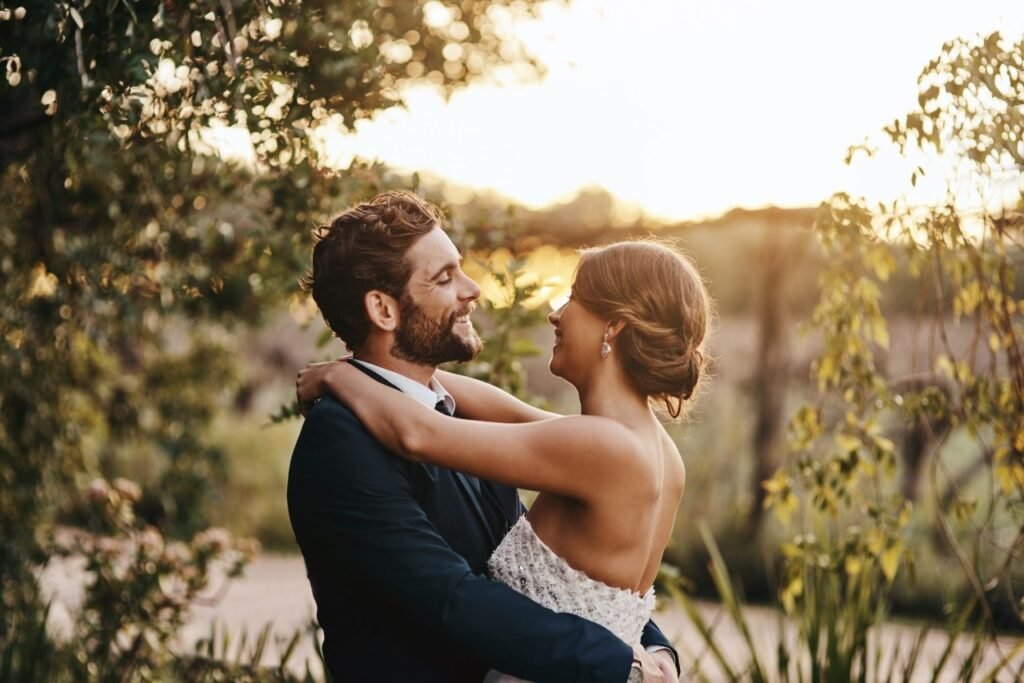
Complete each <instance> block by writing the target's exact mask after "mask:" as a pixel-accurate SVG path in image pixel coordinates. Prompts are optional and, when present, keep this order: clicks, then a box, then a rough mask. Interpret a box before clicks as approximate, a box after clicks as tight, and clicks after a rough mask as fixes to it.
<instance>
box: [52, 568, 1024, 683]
mask: <svg viewBox="0 0 1024 683" xmlns="http://www.w3.org/2000/svg"><path fill="white" fill-rule="evenodd" d="M81 577H82V573H81V565H77V566H76V564H75V563H63V564H58V565H53V566H51V567H50V568H49V569H48V570H47V571H46V572H45V573H44V575H43V584H44V586H45V587H46V588H47V589H48V590H51V591H53V594H54V595H55V597H56V601H55V602H56V606H55V609H54V612H53V622H54V623H53V624H52V627H53V629H54V630H56V631H58V632H60V631H62V630H63V631H66V629H67V625H68V618H69V616H68V615H69V614H70V611H71V610H74V609H75V606H76V605H77V603H78V602H79V600H80V595H81ZM218 598H219V599H218V600H217V601H215V602H211V603H210V604H199V605H197V606H195V607H194V608H193V613H192V616H191V619H190V620H189V622H188V624H187V626H186V627H185V629H184V631H183V632H182V636H181V642H180V643H179V644H178V647H179V648H180V650H181V651H182V652H191V651H193V650H194V649H195V646H196V642H197V641H199V640H201V639H203V638H208V637H209V636H210V634H211V629H216V631H217V633H218V634H220V635H218V642H220V641H219V639H220V638H221V637H222V636H223V634H224V633H228V634H230V635H231V643H230V645H229V646H228V648H227V654H228V658H229V659H233V658H234V656H235V654H237V651H238V645H239V643H240V641H241V636H242V633H243V632H245V633H247V636H248V642H249V645H250V647H251V644H252V642H253V640H254V638H255V637H256V635H257V634H258V632H259V631H260V630H261V629H262V628H263V627H264V626H266V625H267V624H273V626H272V634H273V635H272V637H271V639H270V642H269V643H268V647H267V649H266V651H265V653H264V660H263V661H264V663H266V664H276V663H277V662H278V661H279V658H280V653H281V651H282V649H283V647H284V646H285V645H286V644H287V642H288V641H289V640H290V639H291V637H292V635H294V633H295V632H296V631H297V630H300V629H306V628H307V627H308V626H309V624H310V623H311V621H312V619H313V616H314V609H313V597H312V595H311V593H310V590H309V584H308V583H307V581H306V575H305V567H304V566H303V564H302V559H301V558H299V557H297V556H281V555H263V556H261V557H259V558H258V559H257V560H256V561H255V562H254V563H253V564H252V565H250V566H249V567H248V568H247V570H246V573H245V576H244V577H242V578H240V579H236V580H235V581H233V582H232V583H231V584H230V585H229V586H228V587H227V589H226V590H225V591H224V592H223V594H222V595H220V596H218ZM699 609H700V611H701V613H702V615H703V616H704V618H705V619H706V620H707V621H708V623H710V624H713V628H714V633H715V642H716V644H717V645H718V647H719V648H720V650H721V651H722V652H723V653H725V656H726V657H727V658H728V659H729V660H730V661H731V662H732V664H733V666H734V668H735V669H736V670H740V671H742V670H743V668H744V666H745V664H746V662H747V661H748V659H749V658H748V657H747V656H745V654H744V653H745V652H746V651H747V650H746V646H745V645H744V639H743V637H742V635H741V633H740V631H739V630H738V629H737V628H736V627H735V626H734V624H733V623H732V621H731V620H730V619H729V617H728V615H725V614H723V613H722V609H721V607H720V605H718V604H716V603H700V604H699ZM745 617H746V620H747V623H748V628H749V630H750V633H751V637H752V639H753V640H754V642H755V643H756V646H757V649H758V654H759V656H760V657H761V658H762V663H763V665H764V666H765V668H766V669H767V670H768V672H769V676H771V677H773V678H775V676H772V672H774V671H775V666H776V664H775V661H776V660H775V657H776V652H777V647H778V642H779V638H780V636H781V637H785V638H786V639H787V642H790V643H792V642H794V641H795V637H796V629H795V626H794V625H793V624H791V623H788V622H786V621H785V620H782V619H781V618H780V614H779V613H778V612H776V611H774V610H770V609H766V608H761V607H750V608H747V609H746V610H745ZM655 621H657V622H658V625H659V626H660V627H661V629H662V630H663V631H664V632H665V634H666V635H667V636H668V637H669V638H670V639H671V640H672V641H673V643H675V644H676V646H677V647H678V649H679V652H680V655H681V658H682V660H683V670H684V675H683V680H697V679H698V678H700V677H699V676H698V674H697V670H696V668H695V667H694V662H695V661H699V669H700V673H701V674H702V675H703V677H705V678H706V679H707V680H710V681H725V680H728V678H727V677H726V676H725V674H724V672H723V671H722V669H721V668H720V667H719V665H718V664H717V663H716V662H715V661H714V659H713V657H712V656H711V653H709V652H708V651H707V649H706V648H705V647H703V646H702V645H701V643H702V642H703V641H702V639H701V638H700V637H699V636H698V632H697V630H696V628H695V627H694V626H693V624H692V622H691V621H690V619H689V617H688V616H687V615H686V613H685V612H684V611H683V609H682V608H681V607H679V606H677V605H674V604H673V605H667V606H665V607H664V608H663V609H662V610H660V611H659V612H658V614H657V615H656V616H655ZM920 628H921V625H920V624H917V625H915V624H904V623H894V622H893V623H887V624H885V625H884V626H883V627H882V628H881V629H880V630H878V631H877V632H876V633H875V634H873V636H874V637H873V638H872V652H873V653H874V652H877V648H878V647H879V645H881V651H882V653H881V656H882V666H881V669H880V670H881V671H883V672H884V671H888V669H889V662H890V661H891V658H892V656H893V653H899V654H898V656H900V657H901V659H903V658H905V657H906V656H907V653H908V652H909V651H910V649H911V647H912V646H913V643H914V641H915V639H916V638H917V635H918V633H919V632H920ZM945 644H946V637H945V634H944V633H943V632H942V631H938V630H934V631H930V632H929V634H928V636H927V637H926V639H925V642H924V647H923V649H922V653H921V655H920V657H919V660H920V661H919V664H918V667H917V672H916V674H915V675H914V676H913V677H912V678H911V680H912V681H914V682H915V683H916V682H917V681H922V682H924V681H931V680H932V678H933V677H932V671H933V670H934V667H935V663H936V662H937V661H938V659H939V657H940V656H941V654H942V651H943V649H944V647H945ZM1015 648H1017V651H1016V653H1015V654H1014V656H1013V657H1012V661H1013V664H1014V669H1015V670H1016V671H1017V672H1018V673H1019V672H1021V671H1024V651H1021V650H1022V649H1024V640H1017V639H1012V638H1006V639H1003V640H1001V641H1000V649H1001V650H1002V652H1003V654H1004V656H1008V655H1010V654H1011V653H1012V652H1014V649H1015ZM218 651H219V652H220V651H222V650H218ZM969 651H970V643H969V642H968V641H966V640H963V641H962V642H958V643H957V645H956V647H955V649H954V654H953V657H952V659H953V660H954V661H955V662H957V664H956V665H950V666H947V667H946V670H945V672H944V675H943V676H941V677H940V678H939V679H938V680H939V681H942V682H946V681H949V682H950V683H952V682H954V681H958V680H960V677H959V676H958V671H959V662H960V661H962V660H963V659H964V657H965V656H966V655H967V653H968V652H969ZM243 659H245V658H244V657H243ZM998 661H999V655H998V653H997V652H996V651H995V650H994V649H990V650H989V651H988V652H986V654H985V657H984V663H983V665H982V667H981V671H983V672H985V671H988V670H989V669H990V668H991V667H992V666H993V665H995V663H996V662H998ZM307 662H308V663H309V664H310V666H312V668H313V670H314V671H319V663H318V660H317V657H316V653H315V650H314V646H313V640H312V637H311V635H309V633H308V632H307V633H306V634H304V635H303V637H302V639H301V641H300V643H299V645H298V647H297V648H296V650H295V651H294V653H293V654H292V656H291V657H290V659H289V661H288V665H289V667H290V668H292V669H295V670H297V671H304V670H305V668H306V664H307ZM977 678H978V679H979V680H980V677H977ZM869 680H870V679H869ZM996 680H997V681H1016V680H1021V679H1020V678H1018V675H1015V674H1014V673H1011V672H1009V671H1007V673H1005V674H1004V675H1003V676H999V677H998V678H997V679H996Z"/></svg>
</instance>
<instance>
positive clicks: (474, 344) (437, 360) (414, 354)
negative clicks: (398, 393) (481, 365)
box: [391, 294, 483, 367]
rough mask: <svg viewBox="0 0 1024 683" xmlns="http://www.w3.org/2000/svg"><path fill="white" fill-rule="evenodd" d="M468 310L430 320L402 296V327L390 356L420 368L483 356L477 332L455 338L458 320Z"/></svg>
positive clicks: (399, 304)
mask: <svg viewBox="0 0 1024 683" xmlns="http://www.w3.org/2000/svg"><path fill="white" fill-rule="evenodd" d="M469 310H470V309H469V308H468V307H467V308H466V309H464V310H462V311H456V312H455V313H452V314H451V315H450V316H448V318H447V319H441V320H438V319H434V318H430V317H428V316H427V315H426V314H425V313H424V312H423V309H422V308H420V307H419V306H417V305H416V302H415V301H413V300H412V297H411V296H409V295H408V294H403V295H402V297H401V298H400V299H399V301H398V311H399V320H400V321H401V322H400V323H399V326H398V329H396V330H395V344H394V346H392V347H391V355H393V356H394V357H395V358H399V359H401V360H405V361H409V362H410V363H415V364H417V365H429V366H432V367H436V366H438V365H440V364H442V363H447V362H449V361H468V360H473V359H474V358H476V357H477V354H479V353H480V349H481V348H482V347H483V342H482V341H481V340H480V337H479V336H477V334H476V330H473V329H472V328H470V330H471V331H472V336H470V337H467V338H464V337H460V336H459V335H457V334H455V330H454V327H455V319H456V318H458V317H459V316H461V315H465V314H466V313H468V312H469Z"/></svg>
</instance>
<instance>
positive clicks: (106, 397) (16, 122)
mask: <svg viewBox="0 0 1024 683" xmlns="http://www.w3.org/2000/svg"><path fill="white" fill-rule="evenodd" d="M534 4H535V3H534V2H532V1H530V2H515V3H508V2H504V1H503V0H486V1H483V2H480V1H473V2H461V3H458V4H456V3H441V2H403V3H394V2H379V3H366V2H357V1H351V2H320V1H313V2H308V1H307V2H301V3H300V2H294V1H290V0H267V1H261V2H252V3H250V2H238V1H237V0H218V1H216V2H214V1H213V0H195V1H193V2H152V1H143V2H116V1H115V2H57V3H43V2H25V3H24V8H18V9H15V10H11V9H0V63H2V65H3V69H4V79H3V81H2V82H0V109H2V110H3V111H4V122H3V125H2V127H0V247H2V248H0V251H2V257H0V273H2V277H0V386H2V387H3V396H2V400H0V481H3V486H0V527H2V528H3V529H4V530H5V531H4V535H3V537H2V538H0V640H3V639H6V638H8V637H9V634H10V632H11V629H12V628H13V626H14V624H16V623H24V621H19V620H21V619H22V617H21V616H18V615H19V614H23V615H32V614H36V613H38V611H39V610H40V609H42V607H43V606H42V605H41V604H40V602H39V597H38V592H37V591H36V589H35V576H34V569H35V568H36V567H38V566H40V565H42V564H43V563H44V562H45V561H46V558H47V557H48V556H49V555H51V554H52V553H53V552H54V549H53V546H52V530H53V526H54V522H55V520H56V519H57V518H58V515H59V514H61V513H62V510H63V513H64V514H69V515H72V518H74V517H73V515H76V514H78V513H77V512H75V509H79V510H80V509H81V507H82V503H81V500H80V497H79V496H77V495H76V493H75V492H76V491H77V490H78V489H79V487H80V485H81V483H82V482H84V481H89V480H90V479H91V478H92V477H93V476H95V475H96V474H99V473H104V474H106V473H112V472H113V471H114V470H116V464H117V463H116V462H115V455H116V454H117V453H118V452H119V451H120V450H123V449H128V448H134V449H137V451H138V452H140V453H154V452H155V453H157V454H158V456H159V460H160V463H161V464H160V466H159V467H158V468H157V469H156V474H155V481H154V482H153V483H154V484H155V486H154V487H153V490H154V491H157V492H159V493H158V495H154V496H151V497H149V498H148V499H146V500H142V501H139V506H138V512H139V514H144V515H145V516H146V518H147V519H148V520H149V521H151V522H153V523H156V524H159V525H160V529H161V530H162V532H166V533H170V534H173V535H176V536H181V537H184V538H189V537H191V535H192V534H193V533H194V532H195V531H196V530H198V529H200V528H202V527H203V526H204V524H205V520H206V518H207V510H206V504H207V503H208V501H209V498H210V494H211V492H212V489H213V488H215V487H216V486H217V485H218V480H219V478H220V477H222V476H223V456H222V454H221V452H220V451H219V450H218V449H215V448H212V447H210V446H209V445H208V444H207V443H206V442H205V441H204V438H205V436H204V434H205V432H206V430H207V427H208V425H209V422H210V420H211V417H212V415H213V413H214V411H215V409H216V408H217V407H218V406H219V405H220V404H221V403H222V402H224V401H226V400H227V399H228V394H229V393H230V392H231V391H232V390H233V388H234V384H235V377H236V374H235V367H236V365H235V364H236V362H237V359H236V358H234V357H233V355H232V353H231V351H232V349H233V348H234V346H235V343H234V341H235V340H234V335H236V334H237V333H238V326H239V324H256V323H259V321H260V320H261V317H262V316H263V315H264V312H265V311H267V310H269V309H272V308H273V306H274V305H275V304H276V303H279V302H283V301H287V300H288V299H289V298H290V297H292V296H294V295H297V291H298V288H297V285H296V279H297V276H298V275H299V274H301V272H302V270H303V269H304V267H305V264H306V261H307V251H308V248H309V243H308V235H307V230H308V228H309V226H310V225H311V224H312V223H313V222H315V221H317V220H320V219H323V218H324V217H326V215H327V214H328V213H329V212H331V211H332V210H335V209H336V208H338V207H339V206H340V205H344V204H346V203H348V202H349V201H350V198H352V197H355V196H360V197H361V196H365V195H368V194H371V193H373V192H375V191H377V190H379V189H381V187H382V184H383V183H384V182H385V180H384V178H383V176H382V169H381V168H380V167H377V166H368V165H365V164H353V165H352V167H351V168H350V169H349V171H348V173H347V174H345V175H343V176H341V175H337V174H333V173H330V172H327V171H325V170H324V169H323V168H322V167H321V163H320V162H321V161H323V155H322V153H321V152H322V147H321V145H320V142H319V141H320V140H321V138H322V135H323V134H324V132H325V131H326V130H327V129H328V128H331V127H333V128H336V129H339V130H345V129H350V128H351V127H352V125H353V124H354V122H355V121H356V120H359V119H363V118H368V117H370V116H372V115H373V114H374V113H375V112H378V111H380V110H382V109H387V108H390V107H393V106H398V105H400V104H401V92H402V88H403V87H404V86H405V85H407V84H411V83H417V82H419V83H430V84H433V85H435V86H436V87H438V88H440V89H441V90H442V91H444V92H451V91H452V90H453V89H455V88H458V87H460V86H462V85H464V84H465V83H467V82H470V81H471V80H473V79H474V78H477V77H478V76H480V75H483V74H484V73H485V72H487V71H488V70H490V69H492V67H494V66H496V65H501V64H504V65H511V67H512V68H514V69H515V72H516V74H518V75H519V76H522V77H525V78H529V77H533V76H535V75H536V74H538V73H539V71H540V67H539V65H537V64H536V63H535V62H534V60H533V59H532V58H531V57H530V56H529V55H527V54H526V53H525V52H524V50H523V49H522V47H521V46H520V45H519V44H518V43H516V42H515V41H514V39H512V38H511V37H509V36H508V35H507V32H505V31H504V30H503V28H502V23H501V18H502V16H501V15H503V16H505V17H507V16H514V15H517V14H523V13H527V14H528V13H531V12H533V11H534ZM229 128H230V129H231V130H228V129H229ZM232 134H234V135H235V136H236V137H235V138H234V139H235V141H236V142H241V144H242V146H243V147H245V146H246V145H248V146H250V147H251V149H248V150H243V151H248V153H249V154H248V156H249V159H248V161H245V160H243V161H241V162H238V161H225V160H224V159H222V158H220V157H218V156H217V154H216V152H217V151H218V147H217V145H218V140H225V139H230V136H231V135H232ZM107 608H113V606H112V605H106V606H104V609H107ZM26 618H28V617H26ZM5 642H6V641H5Z"/></svg>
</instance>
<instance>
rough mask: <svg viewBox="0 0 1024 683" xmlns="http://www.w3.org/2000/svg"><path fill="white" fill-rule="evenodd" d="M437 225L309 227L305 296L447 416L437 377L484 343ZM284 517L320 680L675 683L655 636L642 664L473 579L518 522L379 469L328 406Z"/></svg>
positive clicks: (606, 641) (432, 477) (401, 471)
mask: <svg viewBox="0 0 1024 683" xmlns="http://www.w3.org/2000/svg"><path fill="white" fill-rule="evenodd" d="M444 225H445V219H444V216H443V214H442V213H441V212H440V210H439V209H438V208H437V207H436V206H434V205H432V204H430V203H428V202H425V201H423V200H421V199H419V198H418V197H416V196H415V195H412V194H408V193H403V192H388V193H384V194H381V195H378V196H377V197H374V198H373V199H371V200H370V201H368V202H365V203H363V204H359V205H357V206H355V207H352V208H350V209H348V210H347V211H345V212H344V213H342V214H341V215H340V216H338V217H337V218H336V219H335V220H334V221H333V222H332V223H331V224H330V225H328V226H324V227H322V228H319V229H318V231H317V238H318V240H317V243H316V246H315V247H314V250H313V268H312V274H311V275H310V276H309V277H308V278H306V280H305V281H304V283H303V284H304V285H305V286H306V287H307V288H308V289H310V290H311V291H312V294H313V298H314V300H315V301H316V303H317V306H318V307H319V308H320V311H321V313H322V314H323V317H324V319H325V321H326V322H327V324H328V325H329V326H330V328H331V329H332V330H333V331H334V333H335V334H336V335H337V336H338V337H339V338H340V339H341V340H342V341H344V342H345V344H346V345H347V346H348V348H349V349H350V350H351V351H352V352H353V354H354V363H353V364H354V365H356V366H357V367H359V368H360V369H362V370H363V371H364V372H366V374H368V375H369V376H371V377H373V378H374V379H376V380H377V381H379V382H382V383H384V384H387V385H390V386H392V387H394V388H396V389H398V390H400V391H403V392H405V393H406V394H408V395H410V396H412V397H414V398H416V399H417V400H419V401H421V402H423V403H425V404H427V405H429V406H431V407H434V408H436V409H437V410H442V411H444V412H447V413H449V414H454V413H455V411H456V410H457V406H455V405H454V401H453V399H452V397H451V396H450V395H449V394H448V393H447V392H446V391H445V390H444V387H442V386H441V385H440V384H439V383H438V382H437V380H436V379H435V378H434V372H435V370H436V368H437V366H438V365H439V364H440V363H443V362H447V361H467V360H471V359H472V358H474V357H475V356H476V355H477V353H479V351H480V347H481V342H480V339H479V337H478V336H477V335H476V332H475V331H474V330H473V327H472V324H471V323H469V321H468V318H469V314H470V312H471V311H472V310H473V308H474V307H475V300H476V299H477V298H478V297H479V295H480V288H479V287H478V286H477V284H476V283H475V282H473V281H472V280H470V279H469V278H468V277H467V276H466V275H465V273H463V272H462V269H461V267H460V265H459V258H458V252H457V251H456V250H455V248H454V246H453V245H452V243H451V241H450V240H449V239H448V237H447V235H445V233H444V232H443V230H442V227H443V226H444ZM288 511H289V515H290V517H291V522H292V528H293V529H294V531H295V538H296V540H297V541H298V543H299V547H300V548H301V550H302V555H303V558H304V559H305V562H306V570H307V574H308V576H309V581H310V584H311V586H312V589H313V596H314V598H315V600H316V603H317V617H318V620H319V622H320V625H321V626H322V627H323V629H324V658H325V660H326V662H327V668H328V669H329V670H330V673H331V675H332V677H333V679H334V680H335V681H371V680H373V681H403V682H405V681H409V682H425V683H429V682H433V681H437V682H438V683H440V682H442V681H444V682H455V683H458V682H460V681H467V682H469V681H480V680H481V679H482V678H483V676H484V674H485V672H486V671H487V670H488V669H491V668H493V669H497V670H500V671H504V672H507V673H510V674H514V675H516V676H519V677H522V678H526V679H530V680H534V681H567V682H568V681H589V682H595V683H598V682H600V683H605V682H607V683H625V682H626V681H627V680H628V681H643V680H647V681H662V680H666V678H664V677H663V676H667V677H668V678H671V679H672V680H675V678H676V677H677V676H678V666H677V663H676V658H677V656H676V654H675V651H674V650H672V649H671V648H670V646H669V643H668V641H667V639H666V638H665V637H664V635H662V633H661V632H660V631H659V630H658V628H657V626H655V625H654V623H653V622H650V623H648V624H647V627H646V628H645V630H644V634H643V644H644V646H646V647H647V648H648V650H649V651H651V652H652V654H647V653H643V655H642V657H641V658H640V659H637V658H636V657H634V654H633V651H632V649H631V648H630V646H628V645H627V644H626V643H624V642H622V641H621V640H619V639H618V638H617V637H615V636H614V635H612V633H611V632H610V631H608V630H606V629H604V628H603V627H601V626H598V625H597V624H594V623H592V622H589V621H586V620H584V619H581V618H579V617H576V616H572V615H569V614H557V613H555V612H552V611H550V610H548V609H546V608H544V607H541V606H540V605H538V604H537V603H535V602H533V601H531V600H529V599H527V598H526V597H524V596H522V595H520V594H519V593H517V592H515V591H514V590H512V589H511V588H509V587H508V586H505V585H504V584H501V583H498V582H494V581H490V580H488V579H487V578H485V573H486V565H487V559H488V557H489V556H490V554H491V552H492V551H493V550H494V549H495V547H496V546H497V545H498V543H500V541H501V539H502V537H503V536H504V535H505V533H506V532H507V531H508V530H509V529H510V528H511V526H512V524H514V523H515V521H516V520H517V519H518V518H519V516H520V515H522V514H523V513H524V512H525V508H524V507H523V505H522V503H521V502H520V500H519V497H518V494H517V492H516V491H515V489H514V488H511V487H508V486H504V485H501V484H496V483H493V482H489V481H482V480H478V479H476V478H475V477H472V476H469V475H466V474H462V473H459V472H453V471H450V470H445V469H442V468H439V467H435V466H432V465H427V464H422V463H412V462H409V461H406V460H403V459H401V458H399V457H397V456H395V455H393V454H392V453H390V452H388V451H387V450H386V449H385V448H384V447H383V446H382V445H381V444H380V443H378V442H377V441H376V440H374V438H373V437H371V436H370V435H369V433H368V432H367V431H366V430H365V429H364V428H363V426H362V425H361V424H360V423H359V421H358V420H357V419H356V417H355V416H354V415H353V414H352V413H351V412H350V411H349V410H348V409H347V408H345V407H343V406H342V405H341V404H340V403H338V402H337V401H335V400H334V399H332V398H330V397H326V398H324V399H322V400H320V401H319V402H318V403H317V404H316V405H315V406H314V407H312V409H311V410H310V411H309V412H308V414H307V416H306V420H305V423H304V424H303V427H302V432H301V433H300V435H299V439H298V443H297V444H296V446H295V451H294V453H293V455H292V461H291V467H290V470H289V475H288Z"/></svg>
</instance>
